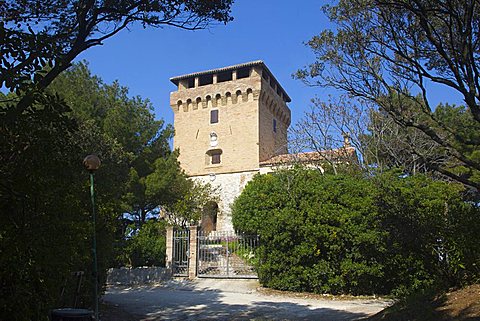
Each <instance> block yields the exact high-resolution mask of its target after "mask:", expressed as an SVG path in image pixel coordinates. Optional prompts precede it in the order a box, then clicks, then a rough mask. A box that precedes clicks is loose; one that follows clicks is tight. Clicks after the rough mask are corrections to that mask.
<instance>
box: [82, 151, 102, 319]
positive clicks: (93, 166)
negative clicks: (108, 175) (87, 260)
mask: <svg viewBox="0 0 480 321" xmlns="http://www.w3.org/2000/svg"><path fill="white" fill-rule="evenodd" d="M100 164H101V162H100V158H98V156H96V155H88V156H87V157H85V159H84V160H83V166H85V169H86V170H87V171H88V172H89V173H90V198H91V200H92V217H93V248H92V254H93V277H94V279H95V280H94V283H95V285H94V286H95V289H94V298H95V320H96V321H98V268H97V228H96V214H95V192H94V189H93V174H94V173H95V171H96V170H97V169H98V168H99V167H100Z"/></svg>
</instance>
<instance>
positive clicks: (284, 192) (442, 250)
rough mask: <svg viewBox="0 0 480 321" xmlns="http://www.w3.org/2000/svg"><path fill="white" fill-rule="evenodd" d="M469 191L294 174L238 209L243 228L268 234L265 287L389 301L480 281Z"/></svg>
mask: <svg viewBox="0 0 480 321" xmlns="http://www.w3.org/2000/svg"><path fill="white" fill-rule="evenodd" d="M460 192H461V188H460V187H459V186H458V185H454V184H447V183H442V182H434V181H432V180H430V179H428V178H426V177H424V176H418V177H406V178H401V177H400V176H399V175H398V173H392V174H388V175H383V176H380V177H374V178H364V177H361V176H355V175H353V176H352V175H350V176H347V175H336V176H334V175H323V174H321V173H320V172H318V171H314V170H302V169H293V170H288V171H281V172H277V173H273V174H268V175H261V176H260V175H258V176H256V177H255V178H254V179H253V180H252V181H251V182H249V184H248V185H247V186H246V188H245V189H244V191H243V192H242V194H241V195H240V196H239V197H238V199H237V200H236V201H235V203H234V205H233V208H232V209H233V224H234V226H235V228H236V229H237V230H239V231H243V232H246V233H258V234H259V235H260V246H259V248H258V256H259V264H258V267H257V270H258V274H259V279H260V282H261V283H262V284H263V285H265V286H268V287H272V288H276V289H281V290H291V291H312V292H317V293H326V292H328V293H350V294H373V293H377V294H387V293H392V292H393V291H397V292H398V291H406V290H405V289H407V290H410V289H416V288H421V287H425V286H427V285H430V284H432V283H434V282H438V281H445V280H448V282H449V283H450V284H452V283H458V282H461V280H467V279H470V280H471V279H472V278H474V277H475V275H478V269H477V267H478V263H479V262H478V258H479V253H480V249H479V246H478V245H477V244H476V243H475V242H474V240H475V238H474V235H475V233H478V232H480V227H479V224H478V223H476V222H474V219H473V218H474V217H475V215H477V217H478V208H475V207H474V206H473V205H472V204H468V203H466V202H463V200H462V198H461V195H460ZM475 211H476V212H475ZM474 212H475V213H477V214H474ZM467 217H469V218H470V219H467ZM464 219H466V221H464ZM467 222H468V223H467ZM467 224H468V225H467ZM459 233H463V235H459ZM466 253H469V254H470V255H471V256H469V257H467V256H466ZM454 261H456V263H454ZM455 265H456V266H457V269H456V271H457V272H455V268H454V266H455ZM459 269H460V270H459Z"/></svg>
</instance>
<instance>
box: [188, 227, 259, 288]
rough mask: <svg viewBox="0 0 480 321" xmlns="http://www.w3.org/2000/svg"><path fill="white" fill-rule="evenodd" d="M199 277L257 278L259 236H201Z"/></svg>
mask: <svg viewBox="0 0 480 321" xmlns="http://www.w3.org/2000/svg"><path fill="white" fill-rule="evenodd" d="M197 239H198V243H197V244H198V245H197V246H198V263H197V274H198V277H211V278H215V277H218V278H257V274H256V272H255V269H254V263H255V260H256V257H255V248H256V247H257V245H258V236H257V235H254V236H252V235H244V234H236V233H234V232H217V231H213V232H209V233H205V232H204V231H199V232H198V237H197Z"/></svg>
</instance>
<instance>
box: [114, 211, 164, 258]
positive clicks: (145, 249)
mask: <svg viewBox="0 0 480 321" xmlns="http://www.w3.org/2000/svg"><path fill="white" fill-rule="evenodd" d="M165 227H166V222H165V221H156V220H149V221H147V222H146V223H145V224H143V225H142V227H141V228H140V229H138V231H136V228H135V227H133V226H132V227H130V228H129V230H130V231H135V232H136V233H135V234H134V235H133V236H132V237H130V238H129V239H128V240H127V241H126V245H125V248H124V250H123V251H124V252H123V256H124V257H123V263H124V265H130V266H132V267H138V266H165V255H166V230H165Z"/></svg>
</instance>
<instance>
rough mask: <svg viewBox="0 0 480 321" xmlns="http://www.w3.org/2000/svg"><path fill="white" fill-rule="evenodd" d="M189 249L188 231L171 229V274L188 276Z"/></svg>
mask: <svg viewBox="0 0 480 321" xmlns="http://www.w3.org/2000/svg"><path fill="white" fill-rule="evenodd" d="M189 250H190V231H189V230H174V231H173V261H172V268H173V275H174V276H188V256H189Z"/></svg>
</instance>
